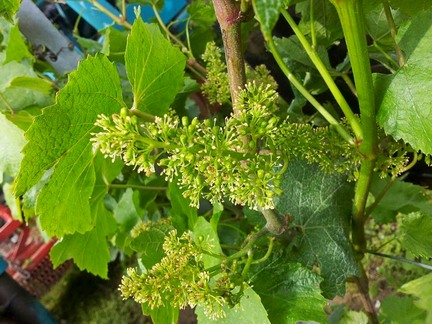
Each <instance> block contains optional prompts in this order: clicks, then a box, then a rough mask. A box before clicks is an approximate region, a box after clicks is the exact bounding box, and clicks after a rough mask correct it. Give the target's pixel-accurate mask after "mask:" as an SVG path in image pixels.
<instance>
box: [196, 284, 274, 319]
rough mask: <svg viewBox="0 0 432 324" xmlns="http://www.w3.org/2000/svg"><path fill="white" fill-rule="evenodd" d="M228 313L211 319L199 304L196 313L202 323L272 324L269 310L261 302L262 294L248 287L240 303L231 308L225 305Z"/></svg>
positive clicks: (224, 308) (225, 310)
mask: <svg viewBox="0 0 432 324" xmlns="http://www.w3.org/2000/svg"><path fill="white" fill-rule="evenodd" d="M223 310H224V312H225V314H226V316H225V317H224V318H219V319H217V320H211V319H209V318H208V317H207V316H205V314H204V310H203V308H202V307H201V306H200V305H199V304H198V306H197V307H196V309H195V313H196V314H197V316H198V323H200V324H211V323H218V324H232V323H259V324H270V321H269V319H268V317H267V312H266V310H265V308H264V306H263V304H262V303H261V300H260V296H258V294H257V293H256V292H255V291H254V290H253V289H252V288H250V287H249V288H247V289H246V290H245V291H244V295H243V297H242V298H241V299H240V303H239V304H237V305H235V306H234V307H232V308H230V307H228V306H227V305H225V306H224V307H223Z"/></svg>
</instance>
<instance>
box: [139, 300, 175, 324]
mask: <svg viewBox="0 0 432 324" xmlns="http://www.w3.org/2000/svg"><path fill="white" fill-rule="evenodd" d="M141 308H142V312H143V314H144V315H149V316H151V318H152V321H153V323H156V324H158V323H178V318H179V309H178V308H174V307H172V306H169V305H167V306H165V307H158V308H155V309H151V308H150V307H148V306H147V304H145V303H144V304H141Z"/></svg>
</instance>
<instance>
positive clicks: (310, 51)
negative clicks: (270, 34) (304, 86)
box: [281, 10, 363, 140]
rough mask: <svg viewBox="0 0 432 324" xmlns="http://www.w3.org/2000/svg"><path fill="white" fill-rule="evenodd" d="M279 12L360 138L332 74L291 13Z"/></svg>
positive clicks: (360, 134) (348, 107) (357, 123)
mask: <svg viewBox="0 0 432 324" xmlns="http://www.w3.org/2000/svg"><path fill="white" fill-rule="evenodd" d="M281 13H282V15H283V17H284V18H285V20H286V21H287V22H288V24H289V25H290V27H291V28H292V30H293V31H294V33H295V35H296V36H297V38H298V40H299V41H300V43H301V44H302V46H303V48H304V49H305V51H306V53H307V55H308V56H309V58H310V59H311V61H312V63H313V64H314V65H315V67H316V68H317V70H318V72H319V73H320V74H321V77H322V78H323V79H324V82H325V83H326V85H327V86H328V88H329V90H330V92H331V93H332V95H333V97H334V98H335V100H336V102H337V103H338V105H339V107H340V108H341V109H342V111H343V113H344V115H345V117H346V118H347V120H348V122H349V123H350V125H351V127H352V129H353V131H354V134H355V136H356V138H357V140H362V139H363V131H362V128H361V126H360V123H359V121H358V119H357V118H356V116H354V113H353V111H352V110H351V108H350V106H349V105H348V102H347V101H346V100H345V98H344V96H343V94H342V93H341V91H340V90H339V88H338V86H337V85H336V83H335V82H334V80H333V78H332V76H331V75H330V72H329V71H328V70H327V67H326V66H325V65H324V63H323V61H322V60H321V58H320V57H319V55H318V53H317V51H316V50H315V49H314V48H313V47H312V46H311V45H310V44H309V42H308V40H307V39H306V37H305V36H304V35H303V33H302V32H301V31H300V28H299V27H298V25H297V24H296V22H295V21H294V19H293V18H292V17H291V15H290V14H289V13H288V12H287V11H286V10H281Z"/></svg>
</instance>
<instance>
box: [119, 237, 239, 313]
mask: <svg viewBox="0 0 432 324" xmlns="http://www.w3.org/2000/svg"><path fill="white" fill-rule="evenodd" d="M163 250H164V252H165V256H164V257H163V258H162V260H161V261H160V262H159V263H157V264H155V265H154V266H153V267H152V268H151V269H149V270H147V271H146V272H144V273H142V274H139V273H137V271H136V270H135V269H133V268H129V269H128V271H127V276H125V277H123V279H122V283H121V286H120V291H121V293H122V296H123V297H124V298H130V297H132V298H134V300H135V301H136V302H138V303H141V304H146V306H148V307H149V308H150V309H157V308H159V307H164V306H168V305H170V306H171V307H174V308H182V309H183V308H185V307H186V306H190V307H192V308H193V307H195V306H196V305H197V304H199V305H200V306H201V307H203V310H204V313H205V315H206V316H207V317H208V318H210V319H218V318H221V317H224V316H225V312H224V310H223V306H224V305H229V296H230V295H231V294H232V288H233V285H232V284H225V283H226V278H227V277H226V276H222V278H223V280H222V281H223V283H224V285H221V284H217V283H218V282H219V281H221V279H218V280H217V281H216V283H214V279H213V278H212V277H211V274H210V272H209V271H207V270H206V269H205V266H204V262H203V258H202V257H203V249H202V247H200V246H199V245H198V244H196V243H195V242H194V239H193V235H192V234H191V233H190V232H185V233H183V234H182V235H181V236H180V237H178V236H177V231H176V230H172V231H171V232H170V233H168V235H167V236H166V237H165V241H164V243H163Z"/></svg>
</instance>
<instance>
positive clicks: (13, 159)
mask: <svg viewBox="0 0 432 324" xmlns="http://www.w3.org/2000/svg"><path fill="white" fill-rule="evenodd" d="M25 143H26V142H25V139H24V132H23V131H22V130H21V129H20V128H18V127H17V126H15V125H14V124H13V123H12V122H10V121H9V120H8V119H7V118H6V116H5V115H3V114H1V113H0V183H2V182H3V173H7V174H8V175H10V176H12V177H14V176H15V175H16V174H17V173H18V171H19V167H20V164H21V159H22V158H23V155H22V154H21V150H22V148H23V147H24V145H25Z"/></svg>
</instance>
